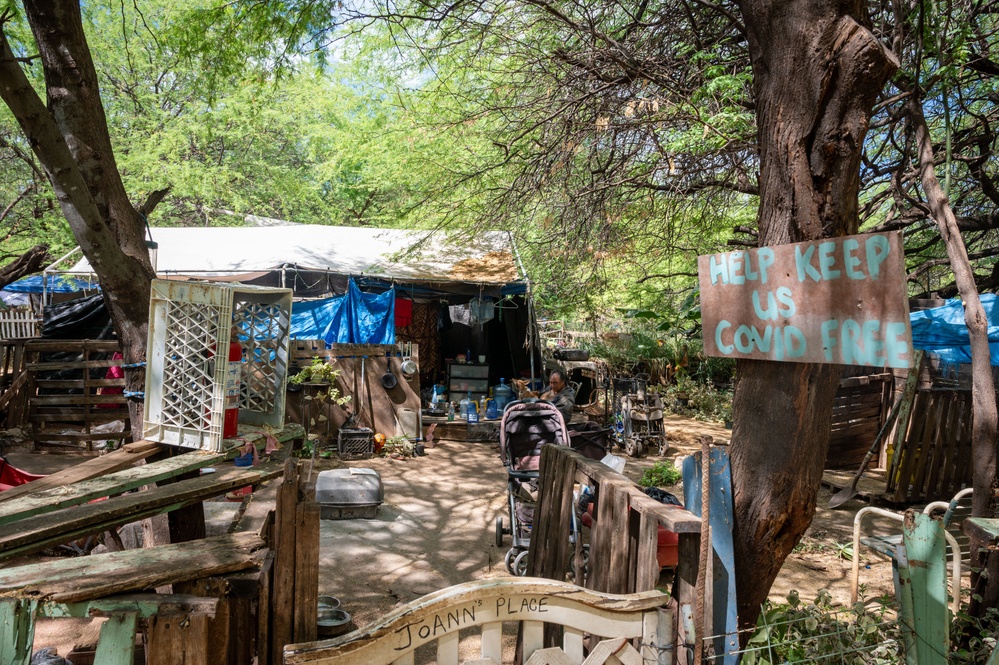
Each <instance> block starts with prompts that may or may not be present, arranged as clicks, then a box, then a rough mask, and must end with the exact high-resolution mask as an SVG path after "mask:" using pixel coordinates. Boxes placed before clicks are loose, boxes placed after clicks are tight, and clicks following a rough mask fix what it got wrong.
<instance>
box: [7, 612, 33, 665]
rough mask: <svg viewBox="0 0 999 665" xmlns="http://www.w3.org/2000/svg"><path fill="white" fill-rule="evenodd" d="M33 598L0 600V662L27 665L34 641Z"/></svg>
mask: <svg viewBox="0 0 999 665" xmlns="http://www.w3.org/2000/svg"><path fill="white" fill-rule="evenodd" d="M37 605H38V603H37V602H36V601H34V600H0V663H3V665H28V661H30V660H31V646H32V643H33V642H34V641H35V608H36V607H37Z"/></svg>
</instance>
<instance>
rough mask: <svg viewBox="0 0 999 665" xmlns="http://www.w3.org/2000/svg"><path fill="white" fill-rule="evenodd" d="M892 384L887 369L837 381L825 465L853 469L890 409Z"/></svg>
mask: <svg viewBox="0 0 999 665" xmlns="http://www.w3.org/2000/svg"><path fill="white" fill-rule="evenodd" d="M893 384H894V378H893V376H892V374H891V373H884V374H874V375H869V376H852V377H848V378H845V379H843V380H842V381H840V386H839V390H837V392H836V399H835V401H834V403H833V414H832V428H831V430H830V434H829V453H828V455H827V456H826V465H825V468H827V469H849V470H851V471H854V470H856V468H857V466H859V465H860V462H861V461H862V460H863V459H864V455H865V454H867V451H868V450H869V449H870V447H871V444H872V443H874V439H875V437H876V436H877V434H878V430H879V429H880V428H881V425H882V424H883V423H884V421H885V418H886V417H887V416H888V412H889V411H891V403H892V402H891V401H892V392H893V389H894V387H893Z"/></svg>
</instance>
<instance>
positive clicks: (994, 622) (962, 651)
mask: <svg viewBox="0 0 999 665" xmlns="http://www.w3.org/2000/svg"><path fill="white" fill-rule="evenodd" d="M997 641H999V608H995V607H990V608H988V609H986V610H985V616H983V617H981V618H976V617H973V616H971V615H969V614H967V613H966V612H963V611H962V612H958V613H957V616H956V617H954V621H953V622H952V623H951V627H950V643H951V652H950V658H948V660H947V662H948V663H952V664H955V663H956V664H960V665H963V664H964V663H967V664H968V665H971V664H972V663H984V662H985V661H986V660H988V658H989V656H990V655H991V654H992V652H993V651H994V650H995V649H996V648H997V647H996V644H997Z"/></svg>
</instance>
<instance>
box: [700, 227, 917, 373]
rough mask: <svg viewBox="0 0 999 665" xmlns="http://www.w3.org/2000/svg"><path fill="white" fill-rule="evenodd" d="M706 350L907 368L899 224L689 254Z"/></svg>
mask: <svg viewBox="0 0 999 665" xmlns="http://www.w3.org/2000/svg"><path fill="white" fill-rule="evenodd" d="M697 268H698V274H699V278H700V283H701V320H702V323H703V326H704V350H705V352H706V353H707V354H708V355H710V356H721V357H726V358H756V359H760V360H780V361H790V362H809V363H836V364H844V365H873V366H875V367H909V364H910V357H911V352H912V331H911V329H910V328H909V303H908V299H907V296H906V290H905V269H904V262H903V254H902V235H901V234H900V233H870V234H865V235H856V236H846V237H842V238H829V239H826V240H820V241H815V242H803V243H796V244H792V245H777V246H774V247H760V248H758V249H751V250H746V251H738V252H724V253H721V254H708V255H706V256H700V257H698V261H697Z"/></svg>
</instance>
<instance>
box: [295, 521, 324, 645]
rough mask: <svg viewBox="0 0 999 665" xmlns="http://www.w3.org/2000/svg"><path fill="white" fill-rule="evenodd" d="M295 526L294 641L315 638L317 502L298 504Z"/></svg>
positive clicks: (317, 570)
mask: <svg viewBox="0 0 999 665" xmlns="http://www.w3.org/2000/svg"><path fill="white" fill-rule="evenodd" d="M296 513H297V515H296V521H297V528H296V529H295V592H294V594H295V633H294V634H295V641H296V642H311V641H313V640H315V639H316V637H317V635H316V629H317V627H316V621H317V619H318V616H317V614H318V602H319V504H318V503H315V502H314V501H309V502H304V503H300V504H298V507H297V508H296Z"/></svg>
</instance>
